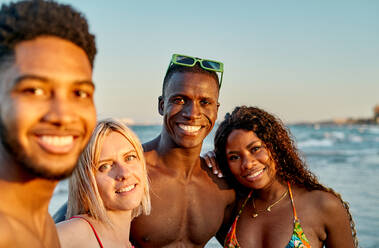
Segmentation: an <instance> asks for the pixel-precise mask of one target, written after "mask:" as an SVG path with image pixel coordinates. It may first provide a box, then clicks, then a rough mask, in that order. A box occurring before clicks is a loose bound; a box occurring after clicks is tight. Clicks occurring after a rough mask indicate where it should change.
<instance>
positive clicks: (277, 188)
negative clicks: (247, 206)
mask: <svg viewBox="0 0 379 248" xmlns="http://www.w3.org/2000/svg"><path fill="white" fill-rule="evenodd" d="M287 190H288V189H287V185H286V184H285V183H281V182H279V181H278V180H274V181H273V182H272V183H270V184H269V185H267V186H266V187H264V188H262V189H258V190H254V198H255V199H259V200H261V201H263V202H273V201H275V200H277V199H278V198H280V197H281V196H282V195H283V194H284V193H285V192H286V191H287Z"/></svg>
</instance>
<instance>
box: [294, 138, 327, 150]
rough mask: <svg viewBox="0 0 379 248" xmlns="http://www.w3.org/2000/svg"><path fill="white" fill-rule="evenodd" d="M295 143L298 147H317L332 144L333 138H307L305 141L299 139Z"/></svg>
mask: <svg viewBox="0 0 379 248" xmlns="http://www.w3.org/2000/svg"><path fill="white" fill-rule="evenodd" d="M297 145H298V146H299V147H300V148H304V147H314V146H317V147H331V146H333V145H334V142H333V140H331V139H321V140H319V139H309V140H305V141H300V142H298V143H297Z"/></svg>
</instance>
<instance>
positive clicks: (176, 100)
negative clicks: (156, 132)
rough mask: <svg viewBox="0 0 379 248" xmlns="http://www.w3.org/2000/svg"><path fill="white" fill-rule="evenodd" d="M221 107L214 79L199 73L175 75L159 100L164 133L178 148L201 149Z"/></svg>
mask: <svg viewBox="0 0 379 248" xmlns="http://www.w3.org/2000/svg"><path fill="white" fill-rule="evenodd" d="M218 107H219V104H218V89H217V85H216V82H215V81H214V79H213V78H211V77H210V76H208V75H206V74H200V73H175V74H173V75H172V77H171V79H170V83H169V84H168V85H167V87H166V90H165V96H164V98H162V99H160V101H159V113H160V114H161V115H162V116H163V125H164V126H165V129H163V132H164V133H165V134H166V133H167V135H169V136H170V140H172V142H174V143H175V144H176V145H177V146H179V147H186V148H193V147H201V145H202V142H203V140H204V138H205V137H206V136H207V135H208V134H209V132H210V131H211V130H212V128H213V126H214V124H215V121H216V118H217V110H218ZM162 135H163V134H162Z"/></svg>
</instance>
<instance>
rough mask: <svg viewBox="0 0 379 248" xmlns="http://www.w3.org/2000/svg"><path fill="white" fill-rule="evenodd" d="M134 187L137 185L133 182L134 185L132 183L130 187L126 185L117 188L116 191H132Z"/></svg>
mask: <svg viewBox="0 0 379 248" xmlns="http://www.w3.org/2000/svg"><path fill="white" fill-rule="evenodd" d="M134 188H135V185H134V184H132V185H130V186H128V187H125V188H122V189H119V190H117V191H116V193H122V192H128V191H131V190H132V189H134Z"/></svg>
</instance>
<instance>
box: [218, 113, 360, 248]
mask: <svg viewBox="0 0 379 248" xmlns="http://www.w3.org/2000/svg"><path fill="white" fill-rule="evenodd" d="M236 129H242V130H247V131H253V132H254V133H255V134H256V135H257V137H258V138H259V139H260V140H262V141H263V143H264V144H265V146H266V147H267V149H268V150H269V151H270V153H271V156H272V159H273V160H274V162H275V164H276V165H277V174H276V176H277V178H278V180H279V181H281V182H289V183H291V184H295V185H297V186H299V187H303V188H306V189H307V190H308V191H312V190H321V191H325V192H329V193H332V194H333V195H335V196H336V197H337V198H338V199H339V200H340V201H341V202H342V204H343V206H344V207H345V209H346V210H347V213H348V216H349V218H350V227H351V230H352V235H353V238H354V244H355V247H358V239H357V237H356V230H355V224H354V221H353V218H352V216H351V214H350V211H349V205H348V203H347V202H345V201H343V200H342V198H341V195H340V194H338V193H336V192H335V191H334V190H333V189H331V188H328V187H326V186H324V185H322V184H321V183H320V182H319V181H318V179H317V177H316V175H315V174H313V173H312V172H311V171H310V170H309V169H308V167H307V165H306V163H305V161H304V160H303V159H302V158H301V156H300V154H299V152H298V150H297V148H296V146H295V144H294V141H293V138H292V137H291V133H290V131H289V130H288V129H287V128H286V127H285V125H284V124H283V123H282V121H281V120H280V119H278V118H276V117H275V116H273V115H271V114H269V113H267V112H266V111H264V110H262V109H260V108H257V107H246V106H241V107H236V108H235V109H234V110H233V112H232V114H229V113H227V114H226V115H225V119H224V120H223V121H222V122H221V123H220V125H219V127H218V129H217V131H216V135H215V139H214V145H215V153H216V158H217V161H218V164H219V166H220V170H221V171H222V173H223V174H224V175H225V176H226V178H227V179H228V180H229V182H230V183H231V184H232V185H233V186H234V187H235V188H236V189H237V190H239V191H240V192H239V193H242V194H245V193H246V192H247V190H246V189H245V188H243V187H242V186H241V185H240V184H239V183H238V182H237V180H236V179H234V176H233V174H232V172H231V171H230V169H229V166H228V163H227V159H226V152H225V149H226V143H227V139H228V137H229V135H230V133H231V132H232V131H233V130H236Z"/></svg>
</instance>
